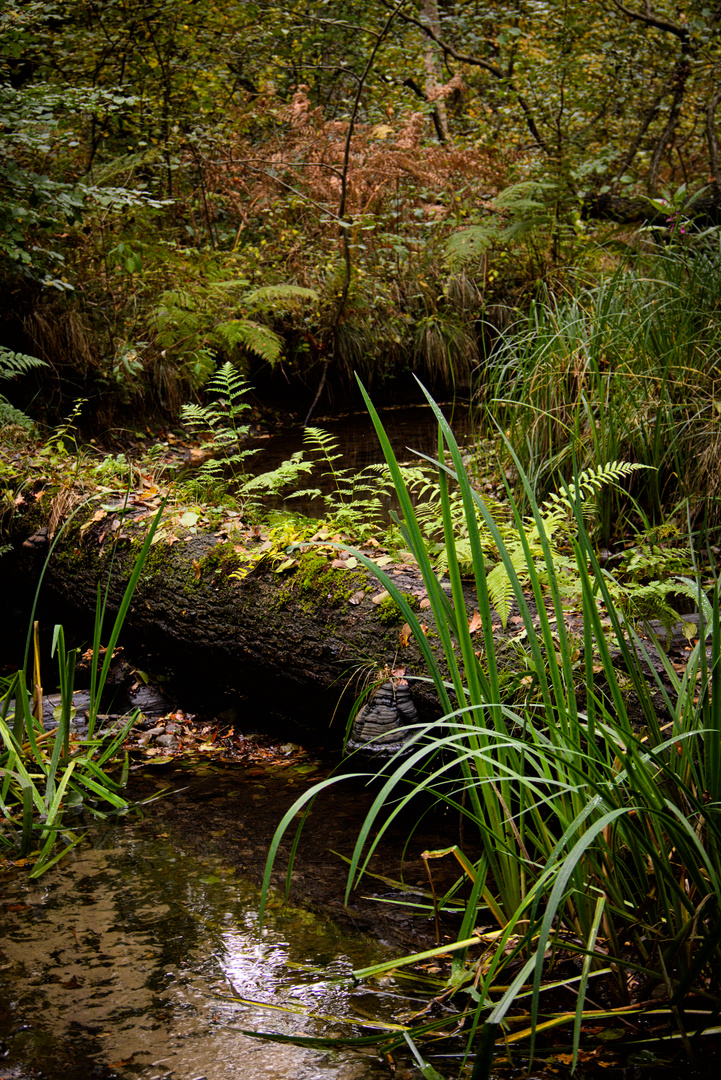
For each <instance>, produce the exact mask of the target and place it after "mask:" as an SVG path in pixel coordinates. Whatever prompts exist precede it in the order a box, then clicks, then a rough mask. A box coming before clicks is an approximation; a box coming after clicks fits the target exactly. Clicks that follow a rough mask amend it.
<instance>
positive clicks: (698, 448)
mask: <svg viewBox="0 0 721 1080" xmlns="http://www.w3.org/2000/svg"><path fill="white" fill-rule="evenodd" d="M718 271H719V253H718V250H715V249H713V250H710V249H705V248H699V249H698V250H696V251H695V252H694V253H693V254H691V251H686V250H683V251H682V250H669V251H665V252H663V253H660V252H655V253H653V254H652V256H651V257H650V258H649V259H648V261H646V262H644V261H643V260H637V261H635V262H634V263H632V264H630V265H629V266H628V267H625V268H622V269H619V270H618V271H617V272H616V273H615V274H613V275H612V276H611V277H610V278H609V279H608V280H607V281H605V282H603V283H602V284H601V285H599V286H598V287H596V288H593V289H588V290H585V291H580V292H578V293H577V295H576V296H575V297H573V298H571V299H564V300H560V301H557V300H554V299H553V298H552V297H550V296H545V297H544V298H543V299H542V300H541V301H540V302H538V303H534V304H533V305H532V306H531V309H530V311H529V314H528V317H527V319H525V320H519V322H518V323H516V325H515V326H513V327H512V328H510V329H509V331H508V332H507V333H506V334H504V335H503V337H502V338H501V339H500V341H499V342H498V343H497V346H496V349H495V352H494V358H493V364H492V365H491V366H489V368H488V369H487V372H486V383H485V387H484V396H485V398H486V401H487V402H488V407H489V409H491V410H492V412H493V414H494V416H495V418H496V419H497V422H498V423H499V424H500V425H501V426H502V427H503V428H504V429H506V430H507V431H508V432H509V439H510V441H511V444H512V445H513V446H514V448H515V449H516V452H517V453H518V455H519V458H520V460H521V462H522V464H523V467H524V470H525V471H526V473H527V474H528V475H529V477H530V478H531V483H532V487H533V490H534V494H535V495H536V497H537V498H538V499H539V500H542V499H543V498H544V497H545V495H546V493H547V492H548V490H549V489H551V490H552V489H554V488H557V487H558V486H559V485H560V480H561V478H563V477H565V478H566V479H568V478H569V476H570V469H571V468H572V467H580V468H581V469H584V468H587V467H589V466H590V465H592V464H593V463H594V462H598V461H618V460H625V461H629V462H636V463H638V464H643V465H647V466H650V467H651V471H649V473H648V474H647V477H646V482H645V483H644V485H643V487H642V488H641V489H640V493H639V495H638V499H637V502H636V505H635V508H634V509H635V511H636V512H638V511H639V510H640V511H641V512H642V513H643V514H644V515H645V516H646V517H647V519H648V520H649V522H650V524H652V525H659V524H660V523H661V522H662V520H663V515H664V513H665V514H669V513H670V512H673V510H674V509H675V507H676V506H678V505H679V503H681V501H682V500H688V501H689V505H690V510H691V517H692V520H695V521H698V523H699V525H700V524H701V523H702V522H703V523H704V527H706V528H709V527H714V526H715V525H717V524H718V521H719V520H720V518H719V504H718V502H717V494H718V493H717V491H716V488H717V485H716V482H715V480H714V479H713V477H714V476H715V475H716V473H717V470H716V468H715V462H716V460H717V457H718V453H719V446H720V445H721V444H720V442H719V433H718V423H717V409H716V404H715V402H716V390H715V385H716V380H717V376H718V370H719V363H721V335H719V318H718V314H719V299H718V290H717V289H716V287H715V284H714V282H716V281H717V275H718ZM709 477H711V481H710V483H709ZM517 494H518V495H519V497H520V498H523V491H522V489H519V490H518V492H517ZM709 496H710V499H709ZM623 505H624V504H623V501H622V500H621V499H620V498H619V497H618V496H617V495H616V494H615V493H614V491H613V489H610V490H609V491H608V492H607V493H605V494H604V495H603V496H602V497H601V498H600V499H599V501H598V510H599V517H600V528H601V535H602V538H603V541H604V543H605V544H608V543H609V542H610V541H611V540H612V531H613V530H612V523H613V521H614V519H615V521H616V523H620V522H622V521H623V515H622V513H621V512H620V510H621V508H622V507H623ZM628 505H629V503H628V502H626V506H628ZM684 517H685V512H684ZM704 519H705V520H704Z"/></svg>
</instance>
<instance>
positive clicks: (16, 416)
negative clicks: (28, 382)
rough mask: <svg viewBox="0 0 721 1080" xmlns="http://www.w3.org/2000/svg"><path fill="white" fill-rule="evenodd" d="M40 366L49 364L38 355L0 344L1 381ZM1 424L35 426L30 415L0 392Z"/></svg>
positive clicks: (27, 428)
mask: <svg viewBox="0 0 721 1080" xmlns="http://www.w3.org/2000/svg"><path fill="white" fill-rule="evenodd" d="M40 367H47V364H46V363H45V361H44V360H40V359H38V357H37V356H28V355H27V353H19V352H12V350H10V349H6V348H5V347H4V346H3V345H0V381H2V380H8V379H14V378H15V377H16V376H18V375H24V374H26V373H27V372H28V371H32V370H34V369H35V368H40ZM0 424H17V425H19V426H20V427H24V428H25V429H26V430H28V431H29V430H30V429H31V428H32V427H33V422H32V420H31V419H30V417H29V416H28V415H27V414H26V413H24V412H22V411H21V410H20V409H16V408H15V407H14V406H13V405H11V404H10V402H9V401H8V399H7V398H6V397H5V395H4V394H0Z"/></svg>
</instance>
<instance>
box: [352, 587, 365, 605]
mask: <svg viewBox="0 0 721 1080" xmlns="http://www.w3.org/2000/svg"><path fill="white" fill-rule="evenodd" d="M364 596H365V589H359V590H358V592H354V593H353V595H352V596H351V597H350V598H349V600H348V603H349V604H360V602H361V600H362V599H363V597H364Z"/></svg>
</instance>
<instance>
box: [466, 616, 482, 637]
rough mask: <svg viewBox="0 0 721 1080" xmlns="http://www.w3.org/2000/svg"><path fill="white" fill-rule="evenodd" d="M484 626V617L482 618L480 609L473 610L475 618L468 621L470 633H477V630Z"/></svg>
mask: <svg viewBox="0 0 721 1080" xmlns="http://www.w3.org/2000/svg"><path fill="white" fill-rule="evenodd" d="M482 626H483V619H482V618H481V613H480V611H474V612H473V618H472V619H470V620H469V622H468V633H469V634H475V632H476V631H477V630H480V629H481V627H482Z"/></svg>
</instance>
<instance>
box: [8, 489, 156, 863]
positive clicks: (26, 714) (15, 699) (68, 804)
mask: <svg viewBox="0 0 721 1080" xmlns="http://www.w3.org/2000/svg"><path fill="white" fill-rule="evenodd" d="M163 509H164V504H163V506H161V507H160V510H159V511H158V513H157V515H156V517H155V519H154V520H153V521H152V523H151V525H150V527H149V528H148V530H147V533H146V535H145V538H144V541H143V544H142V545H141V548H140V551H139V553H138V556H137V558H136V560H135V564H134V566H133V568H132V571H131V574H130V578H129V580H128V583H127V585H126V588H125V592H124V594H123V598H122V601H121V604H120V608H119V610H118V613H117V615H116V617H115V620H114V623H113V626H112V629H111V632H110V636H109V639H108V641H107V646H106V648H104V649H103V648H101V640H102V634H103V624H104V621H105V616H106V613H107V602H108V594H107V590H106V593H105V595H104V596H103V593H102V589H101V586H100V583H98V595H97V607H96V618H95V627H94V631H93V644H92V661H91V669H90V705H89V709H88V732H87V736H86V737H85V738H82V739H79V738H76V737H74V736H72V735H71V729H70V725H71V720H72V719H73V717H74V716H75V708H74V706H73V686H74V678H75V665H76V660H77V652H78V650H77V649H67V648H66V644H65V634H64V631H63V628H62V626H56V627H55V631H54V634H53V643H52V650H51V655H53V656H54V655H57V662H58V676H59V686H60V699H61V703H60V705H59V707H58V709H57V710H56V715H55V720H56V722H57V727H55V728H54V729H52V730H51V731H48V732H46V731H45V730H44V728H43V720H42V686H41V677H40V653H39V647H38V633H37V623H35V624H34V634H33V633H32V631H33V619H34V615H35V608H36V606H37V602H38V593H39V590H40V584H42V575H41V579H40V583H39V584H38V588H37V591H36V594H35V602H34V604H33V612H32V614H31V617H30V629H29V631H28V643H27V648H26V660H25V665H24V667H23V668H22V670H20V671H18V672H17V673H16V674H15V675H14V676H13V677H12V678H9V679H6V680H3V682H4V685H3V686H2V688H1V689H0V778H1V784H0V811H1V812H2V815H3V821H2V826H1V827H0V846H2V847H3V848H5V850H6V852H8V853H10V854H12V855H13V856H15V857H20V858H24V859H28V860H29V861H30V862H31V863H32V869H31V871H30V877H31V878H33V877H39V876H40V875H41V874H43V873H45V871H46V870H48V869H49V868H50V867H51V866H53V865H54V864H55V863H56V862H57V861H58V859H60V858H62V857H63V855H65V854H67V852H68V851H69V850H70V849H71V848H72V847H74V846H75V844H77V843H78V842H79V841H80V840H81V839H82V838H83V836H84V835H85V834H84V831H81V830H82V829H83V826H81V825H80V824H79V819H78V815H79V814H81V813H82V812H83V811H85V812H87V813H88V814H89V815H90V816H91V817H92V818H93V819H95V820H97V819H101V820H102V819H105V818H107V817H108V814H109V813H112V814H117V813H125V812H126V811H127V810H128V809H129V803H128V802H127V800H126V799H125V798H124V797H123V796H122V795H121V794H120V792H121V790H122V788H123V787H124V786H125V781H126V779H127V771H128V759H127V753H126V754H125V763H124V766H123V770H122V777H121V780H120V782H117V781H115V780H113V779H112V777H111V776H110V775H109V773H108V771H107V766H108V765H109V764H110V763H112V762H113V760H114V759H115V758H116V757H117V756H118V753H119V751H120V749H121V747H122V744H123V742H124V740H125V738H126V736H127V733H128V731H129V729H130V727H131V726H132V724H133V723H134V721H135V719H136V717H137V713H133V715H132V716H129V717H128V718H127V719H125V720H123V721H122V722H121V723H120V724H119V725H116V727H115V728H113V729H112V730H108V731H101V730H100V727H99V720H100V701H101V697H102V693H103V689H104V687H105V684H106V682H107V678H108V674H109V671H110V663H111V660H112V657H113V653H114V651H115V647H116V645H117V642H118V638H119V636H120V632H121V629H122V626H123V623H124V621H125V618H126V616H127V612H128V608H129V607H130V603H131V601H132V597H133V594H134V592H135V589H136V586H137V583H138V580H139V577H140V574H141V572H142V569H143V566H144V564H145V560H146V558H147V555H148V551H149V550H150V546H151V544H152V540H153V536H154V534H155V531H156V529H157V527H158V524H159V522H160V518H161V516H162V513H163ZM69 520H70V519H68V522H69ZM68 522H66V525H67V523H68ZM64 528H65V527H63V529H61V531H60V532H59V533H58V536H57V538H56V541H55V542H57V539H59V537H60V536H61V535H62V532H63V531H64ZM53 547H54V544H53ZM52 550H53V549H52V547H51V550H50V553H49V555H48V558H50V557H51V556H52ZM31 637H32V640H33V643H34V653H33V657H34V663H33V670H32V693H30V687H29V686H28V656H29V651H30V641H31ZM101 658H102V664H101ZM96 731H97V733H96ZM101 807H102V809H101ZM108 808H109V809H108ZM58 843H61V844H62V848H61V851H60V852H59V853H56V852H55V848H56V846H57V844H58Z"/></svg>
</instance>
